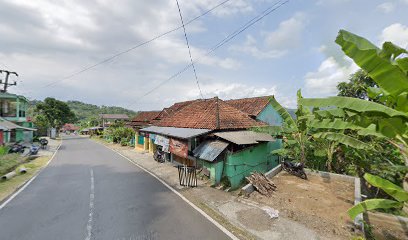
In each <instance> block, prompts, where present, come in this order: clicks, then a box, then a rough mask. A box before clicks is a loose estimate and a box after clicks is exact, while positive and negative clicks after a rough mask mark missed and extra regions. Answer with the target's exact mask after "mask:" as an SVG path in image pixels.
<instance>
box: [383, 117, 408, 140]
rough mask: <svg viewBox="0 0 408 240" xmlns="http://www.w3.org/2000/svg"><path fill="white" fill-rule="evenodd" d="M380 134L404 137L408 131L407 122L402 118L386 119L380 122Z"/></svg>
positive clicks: (390, 136)
mask: <svg viewBox="0 0 408 240" xmlns="http://www.w3.org/2000/svg"><path fill="white" fill-rule="evenodd" d="M378 126H379V132H381V134H383V135H385V136H387V137H389V138H394V137H395V136H396V135H403V134H404V133H406V131H407V121H404V120H403V119H402V118H385V119H380V120H378Z"/></svg>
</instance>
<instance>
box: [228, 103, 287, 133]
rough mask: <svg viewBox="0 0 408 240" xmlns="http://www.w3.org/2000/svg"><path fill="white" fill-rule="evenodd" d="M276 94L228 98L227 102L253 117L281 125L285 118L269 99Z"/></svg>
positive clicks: (272, 124) (269, 123)
mask: <svg viewBox="0 0 408 240" xmlns="http://www.w3.org/2000/svg"><path fill="white" fill-rule="evenodd" d="M273 97H274V96H262V97H252V98H240V99H231V100H226V101H225V102H226V103H228V104H229V105H231V106H233V107H234V108H236V109H239V110H241V111H243V112H245V113H247V114H248V116H250V117H251V118H253V119H256V120H259V121H263V122H265V123H267V124H268V125H271V126H281V125H282V122H283V119H282V117H281V116H280V114H279V113H278V112H277V111H276V110H275V109H274V108H273V107H272V105H271V104H269V99H270V98H273Z"/></svg>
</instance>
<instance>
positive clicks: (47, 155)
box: [0, 140, 61, 210]
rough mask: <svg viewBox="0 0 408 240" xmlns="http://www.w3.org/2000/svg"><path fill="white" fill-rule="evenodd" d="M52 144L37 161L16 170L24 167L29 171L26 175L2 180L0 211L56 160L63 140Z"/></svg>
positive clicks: (34, 160) (0, 181)
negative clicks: (55, 157)
mask: <svg viewBox="0 0 408 240" xmlns="http://www.w3.org/2000/svg"><path fill="white" fill-rule="evenodd" d="M50 143H51V144H50V145H49V146H48V147H47V149H46V150H40V154H39V155H38V156H37V157H36V158H35V159H33V160H31V161H29V162H26V163H23V164H21V165H19V166H17V167H16V168H15V170H16V171H17V170H18V169H20V168H22V167H24V168H26V169H27V172H26V173H24V174H22V173H17V175H16V176H15V177H13V178H11V179H9V180H0V210H1V209H2V208H3V207H5V206H6V205H7V203H8V202H10V201H11V200H12V199H13V198H14V197H15V196H16V195H17V194H18V193H20V192H21V191H22V190H23V189H24V188H25V187H27V186H28V184H30V183H31V182H32V181H33V180H34V179H35V178H36V177H37V176H38V174H40V172H41V171H42V170H43V169H44V168H45V167H47V166H48V164H49V163H50V162H51V160H52V159H53V158H54V156H55V154H56V153H57V151H58V149H59V147H60V145H61V140H54V141H50Z"/></svg>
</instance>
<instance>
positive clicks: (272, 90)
mask: <svg viewBox="0 0 408 240" xmlns="http://www.w3.org/2000/svg"><path fill="white" fill-rule="evenodd" d="M201 88H202V90H203V92H204V94H205V96H204V97H206V98H210V97H214V96H218V97H220V98H221V99H224V100H228V99H234V98H245V97H256V96H265V95H274V94H276V92H277V91H276V87H275V86H271V87H255V86H248V85H246V84H242V83H222V82H218V83H212V84H202V85H201ZM187 96H188V97H189V98H194V97H196V96H198V90H197V89H196V88H194V89H192V90H191V89H190V91H189V92H188V93H187Z"/></svg>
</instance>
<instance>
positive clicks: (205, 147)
mask: <svg viewBox="0 0 408 240" xmlns="http://www.w3.org/2000/svg"><path fill="white" fill-rule="evenodd" d="M228 144H229V143H226V142H224V141H220V140H212V141H211V140H209V141H205V142H203V143H201V144H200V145H198V147H196V148H195V149H194V150H193V154H194V157H198V158H200V159H203V160H207V161H210V162H213V161H214V160H215V159H216V158H217V157H218V155H220V154H221V153H222V151H224V149H225V148H227V147H228Z"/></svg>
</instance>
